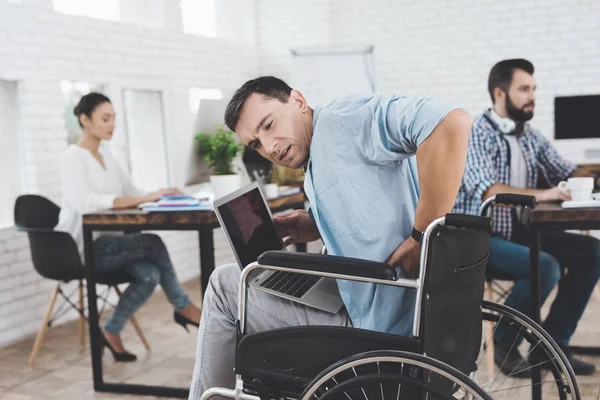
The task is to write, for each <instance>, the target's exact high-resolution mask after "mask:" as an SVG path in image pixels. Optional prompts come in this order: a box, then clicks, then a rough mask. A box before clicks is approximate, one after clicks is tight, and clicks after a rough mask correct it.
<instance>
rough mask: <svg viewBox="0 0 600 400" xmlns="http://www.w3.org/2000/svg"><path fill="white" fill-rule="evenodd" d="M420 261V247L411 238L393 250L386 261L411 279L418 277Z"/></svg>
mask: <svg viewBox="0 0 600 400" xmlns="http://www.w3.org/2000/svg"><path fill="white" fill-rule="evenodd" d="M420 260H421V245H420V244H419V242H417V241H416V240H415V239H413V238H412V237H409V238H408V239H406V240H405V241H404V242H402V243H401V244H400V246H398V247H397V248H396V250H394V252H393V253H392V255H391V256H390V258H388V260H387V261H386V262H387V263H388V264H389V265H392V266H396V267H401V268H402V269H403V270H404V272H406V275H407V276H408V277H409V278H411V279H417V278H418V276H419V266H420Z"/></svg>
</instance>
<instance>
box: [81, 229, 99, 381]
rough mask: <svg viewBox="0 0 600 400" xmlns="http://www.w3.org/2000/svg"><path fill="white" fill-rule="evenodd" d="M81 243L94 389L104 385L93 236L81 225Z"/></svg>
mask: <svg viewBox="0 0 600 400" xmlns="http://www.w3.org/2000/svg"><path fill="white" fill-rule="evenodd" d="M83 245H84V249H85V270H86V271H87V276H86V281H87V297H88V317H89V318H88V325H89V327H90V348H91V351H92V373H93V377H94V390H96V391H101V390H102V389H103V387H104V381H103V378H102V354H101V351H102V349H101V336H100V335H101V334H102V333H101V332H100V321H99V320H98V304H97V297H96V280H95V275H94V238H93V237H92V231H91V230H90V229H88V228H86V227H85V226H84V227H83Z"/></svg>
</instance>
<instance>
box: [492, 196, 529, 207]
mask: <svg viewBox="0 0 600 400" xmlns="http://www.w3.org/2000/svg"><path fill="white" fill-rule="evenodd" d="M495 203H496V204H504V205H507V206H523V207H529V208H531V209H534V208H535V205H536V201H535V197H534V196H527V195H524V194H514V193H498V194H497V195H496V199H495Z"/></svg>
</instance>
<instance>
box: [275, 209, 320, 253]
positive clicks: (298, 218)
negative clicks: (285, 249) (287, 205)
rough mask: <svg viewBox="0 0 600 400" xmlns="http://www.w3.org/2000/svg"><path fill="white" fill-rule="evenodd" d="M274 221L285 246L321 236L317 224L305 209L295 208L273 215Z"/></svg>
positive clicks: (310, 240)
mask: <svg viewBox="0 0 600 400" xmlns="http://www.w3.org/2000/svg"><path fill="white" fill-rule="evenodd" d="M273 222H275V227H276V228H277V232H279V236H281V237H282V238H283V244H284V246H289V245H290V244H293V243H308V242H313V241H315V240H318V239H320V238H321V235H320V234H319V230H318V229H317V226H316V225H315V224H314V222H313V220H312V219H311V218H310V216H309V215H308V212H307V211H305V210H293V211H289V212H285V213H282V214H276V215H274V216H273Z"/></svg>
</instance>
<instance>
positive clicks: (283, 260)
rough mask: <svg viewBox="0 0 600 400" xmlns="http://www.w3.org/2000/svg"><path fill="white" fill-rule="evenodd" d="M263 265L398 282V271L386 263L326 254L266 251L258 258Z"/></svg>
mask: <svg viewBox="0 0 600 400" xmlns="http://www.w3.org/2000/svg"><path fill="white" fill-rule="evenodd" d="M258 263H259V264H261V265H272V266H274V267H285V268H293V269H297V270H304V271H318V272H327V273H331V274H340V275H349V276H357V277H362V278H372V279H382V280H396V270H395V269H394V268H393V267H392V266H390V265H388V264H385V263H380V262H375V261H368V260H361V259H358V258H349V257H340V256H330V255H324V254H309V253H293V252H289V251H266V252H264V253H262V254H261V255H260V256H259V257H258Z"/></svg>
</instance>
